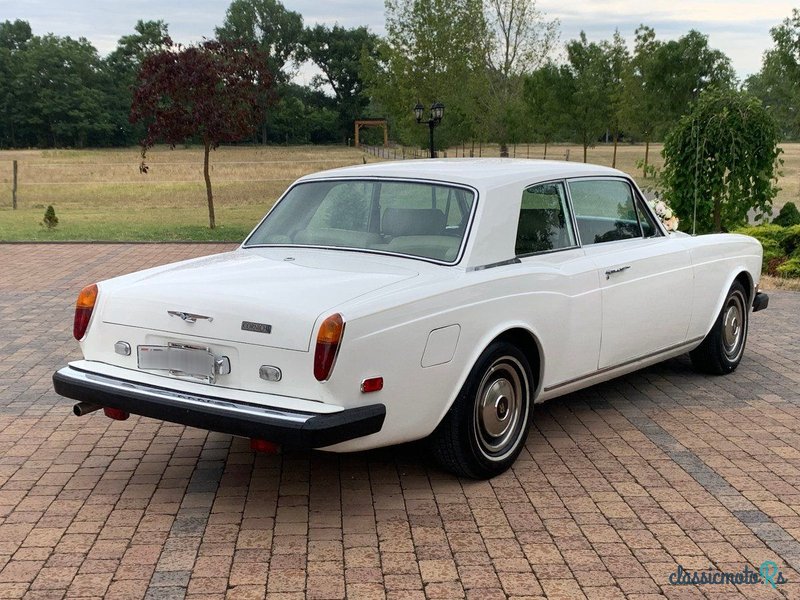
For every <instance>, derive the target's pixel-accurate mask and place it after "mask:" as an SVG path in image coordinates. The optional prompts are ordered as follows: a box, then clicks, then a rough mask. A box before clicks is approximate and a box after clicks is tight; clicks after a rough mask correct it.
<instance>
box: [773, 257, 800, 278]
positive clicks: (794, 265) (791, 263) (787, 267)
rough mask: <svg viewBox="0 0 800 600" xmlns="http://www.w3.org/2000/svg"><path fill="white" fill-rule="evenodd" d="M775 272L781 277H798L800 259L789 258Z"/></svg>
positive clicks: (799, 275) (799, 273)
mask: <svg viewBox="0 0 800 600" xmlns="http://www.w3.org/2000/svg"><path fill="white" fill-rule="evenodd" d="M776 272H777V274H778V275H780V276H781V277H800V257H795V258H790V259H789V260H787V261H786V262H785V263H783V264H782V265H781V266H779V267H778V268H777V269H776Z"/></svg>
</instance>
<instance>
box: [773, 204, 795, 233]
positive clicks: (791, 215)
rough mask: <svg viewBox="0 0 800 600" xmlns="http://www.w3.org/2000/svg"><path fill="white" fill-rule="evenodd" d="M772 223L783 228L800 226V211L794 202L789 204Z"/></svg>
mask: <svg viewBox="0 0 800 600" xmlns="http://www.w3.org/2000/svg"><path fill="white" fill-rule="evenodd" d="M772 222H773V223H774V224H775V225H780V226H781V227H791V226H792V225H800V210H797V205H796V204H795V203H794V202H787V203H786V204H784V205H783V208H781V212H779V213H778V216H777V217H775V218H774V219H772Z"/></svg>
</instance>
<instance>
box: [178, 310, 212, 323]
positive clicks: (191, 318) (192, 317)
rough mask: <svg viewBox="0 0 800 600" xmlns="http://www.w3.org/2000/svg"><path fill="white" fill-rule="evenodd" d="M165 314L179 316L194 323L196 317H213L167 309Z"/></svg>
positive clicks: (207, 319) (209, 318) (209, 319)
mask: <svg viewBox="0 0 800 600" xmlns="http://www.w3.org/2000/svg"><path fill="white" fill-rule="evenodd" d="M167 314H168V315H169V316H170V317H180V318H181V319H183V320H184V321H186V322H187V323H194V322H195V321H197V319H205V320H206V321H209V322H211V321H213V320H214V317H207V316H205V315H195V314H193V313H187V312H181V311H179V310H168V311H167Z"/></svg>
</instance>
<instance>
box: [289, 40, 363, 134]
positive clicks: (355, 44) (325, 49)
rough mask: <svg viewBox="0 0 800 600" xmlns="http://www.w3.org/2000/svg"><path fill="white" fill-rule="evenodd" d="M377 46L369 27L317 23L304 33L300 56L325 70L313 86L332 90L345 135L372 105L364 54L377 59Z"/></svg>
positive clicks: (314, 81) (301, 59) (313, 82)
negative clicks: (364, 78) (345, 26)
mask: <svg viewBox="0 0 800 600" xmlns="http://www.w3.org/2000/svg"><path fill="white" fill-rule="evenodd" d="M377 45H378V38H377V36H376V35H375V34H373V33H370V32H369V30H368V29H367V28H366V27H356V28H353V29H346V28H344V27H340V26H339V25H334V26H333V27H327V26H325V25H316V26H315V27H312V28H308V29H306V30H305V32H304V34H303V44H302V46H301V47H300V49H299V50H298V54H297V58H298V60H299V61H305V60H309V61H311V62H313V63H314V64H315V65H316V66H317V67H319V69H320V71H322V75H318V76H316V77H314V79H313V80H312V82H311V85H312V87H313V88H314V89H316V90H323V89H326V88H329V89H330V90H332V91H333V95H334V98H335V100H336V107H337V110H338V112H339V127H340V130H341V131H340V132H341V133H343V134H344V135H347V134H348V133H349V132H350V131H352V127H353V121H354V120H355V119H358V118H359V117H360V116H362V115H363V112H364V109H365V108H366V107H367V105H368V104H369V97H368V96H367V94H366V91H365V89H364V81H363V78H362V76H361V65H362V56H363V55H366V57H367V59H369V58H374V57H375V56H376V52H377V50H376V48H377Z"/></svg>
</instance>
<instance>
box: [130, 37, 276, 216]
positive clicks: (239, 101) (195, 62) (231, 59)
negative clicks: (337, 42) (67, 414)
mask: <svg viewBox="0 0 800 600" xmlns="http://www.w3.org/2000/svg"><path fill="white" fill-rule="evenodd" d="M165 45H166V48H165V49H164V50H162V51H160V52H156V53H154V54H151V55H149V56H148V57H147V58H145V60H144V61H143V62H142V66H141V69H140V70H139V75H138V77H137V81H136V87H135V89H134V94H133V103H132V105H131V115H130V121H131V122H132V123H136V122H139V121H141V122H143V123H144V124H145V126H146V127H147V135H146V136H145V138H144V139H143V140H142V141H141V146H142V164H141V166H140V167H139V168H140V170H141V171H142V172H143V173H146V172H147V165H146V164H145V158H146V154H147V150H149V149H150V148H151V147H152V146H153V144H155V143H156V142H158V141H164V142H166V143H168V144H170V145H171V146H172V147H173V148H174V147H175V145H176V144H179V143H181V142H185V141H186V140H190V139H199V140H201V141H202V143H203V146H204V148H205V153H204V157H203V177H204V178H205V182H206V195H207V197H208V224H209V227H211V229H213V228H214V227H215V226H216V221H215V218H214V194H213V192H212V190H211V177H210V176H209V173H208V160H209V153H210V151H211V150H212V149H215V148H216V147H217V146H219V145H220V144H221V143H223V142H235V141H237V140H241V139H243V138H245V137H247V136H248V135H250V134H252V133H253V131H254V129H255V128H256V127H258V125H259V124H260V123H261V122H262V121H263V119H264V112H265V110H266V106H265V103H264V98H265V97H267V98H271V89H272V81H273V78H272V74H271V73H270V72H269V69H268V68H267V56H266V54H265V53H264V52H262V51H261V50H258V49H257V48H255V47H241V46H239V45H234V44H232V43H228V42H220V41H217V40H208V41H205V42H203V43H202V44H198V45H196V46H185V47H184V46H181V45H176V44H173V43H172V41H171V40H169V39H167V40H165Z"/></svg>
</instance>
